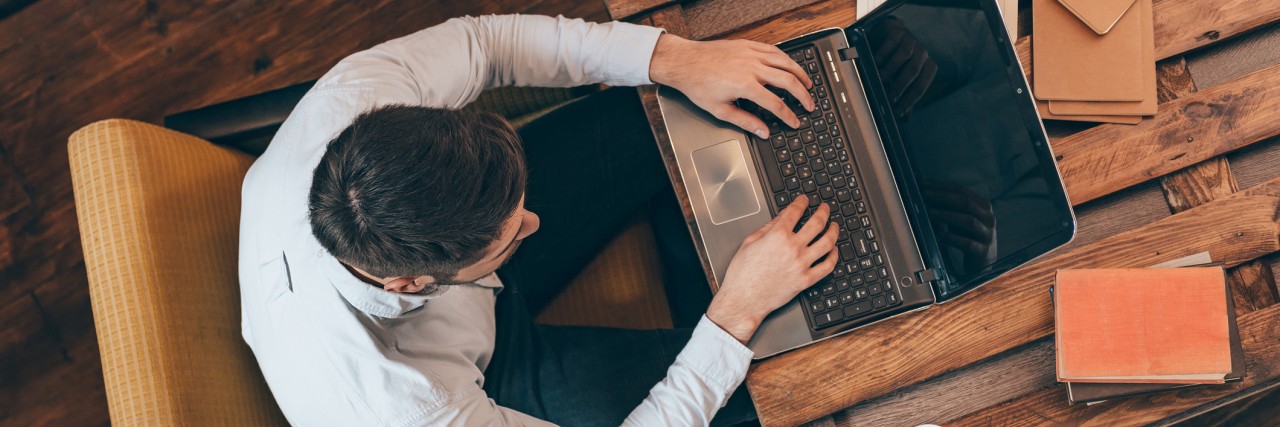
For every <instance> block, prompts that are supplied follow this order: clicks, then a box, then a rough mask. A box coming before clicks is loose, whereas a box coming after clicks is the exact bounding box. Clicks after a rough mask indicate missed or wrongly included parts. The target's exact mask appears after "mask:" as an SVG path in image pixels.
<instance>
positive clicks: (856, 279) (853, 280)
mask: <svg viewBox="0 0 1280 427" xmlns="http://www.w3.org/2000/svg"><path fill="white" fill-rule="evenodd" d="M849 266H853V264H849ZM851 274H852V273H851ZM862 283H863V282H862V275H861V274H859V275H853V276H849V286H852V287H855V288H857V287H859V286H862Z"/></svg>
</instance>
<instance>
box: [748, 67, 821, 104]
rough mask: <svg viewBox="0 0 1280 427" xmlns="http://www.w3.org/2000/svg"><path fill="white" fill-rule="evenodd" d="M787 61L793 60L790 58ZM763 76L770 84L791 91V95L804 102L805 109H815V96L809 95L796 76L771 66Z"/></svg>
mask: <svg viewBox="0 0 1280 427" xmlns="http://www.w3.org/2000/svg"><path fill="white" fill-rule="evenodd" d="M787 61H791V60H790V59H788V60H787ZM761 78H762V79H763V80H764V82H765V83H768V84H769V85H770V86H773V87H776V88H779V89H782V90H785V91H787V92H789V93H791V96H794V97H796V99H798V100H800V103H801V104H804V108H805V109H808V110H809V111H813V96H810V95H809V90H808V89H805V86H804V84H803V83H801V82H800V80H796V76H794V75H792V74H790V73H787V72H784V71H779V70H776V69H772V68H770V69H768V70H765V72H764V75H763V76H761Z"/></svg>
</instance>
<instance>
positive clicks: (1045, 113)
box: [1027, 70, 1142, 125]
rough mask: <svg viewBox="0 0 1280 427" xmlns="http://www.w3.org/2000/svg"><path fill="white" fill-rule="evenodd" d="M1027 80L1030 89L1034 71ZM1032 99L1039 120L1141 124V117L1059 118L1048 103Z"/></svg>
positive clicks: (1076, 116) (1085, 116)
mask: <svg viewBox="0 0 1280 427" xmlns="http://www.w3.org/2000/svg"><path fill="white" fill-rule="evenodd" d="M1027 80H1028V83H1029V84H1031V85H1032V87H1034V86H1035V84H1036V80H1035V70H1032V72H1031V75H1028V76H1027ZM1031 94H1032V95H1035V94H1036V93H1035V91H1031ZM1032 97H1033V98H1036V100H1035V101H1036V110H1037V111H1038V112H1039V113H1040V118H1041V119H1044V120H1069V121H1073V122H1100V123H1119V124H1125V125H1136V124H1138V123H1140V122H1142V116H1090V115H1073V116H1060V115H1057V114H1053V112H1052V111H1049V101H1044V100H1041V99H1039V98H1037V97H1035V96H1032Z"/></svg>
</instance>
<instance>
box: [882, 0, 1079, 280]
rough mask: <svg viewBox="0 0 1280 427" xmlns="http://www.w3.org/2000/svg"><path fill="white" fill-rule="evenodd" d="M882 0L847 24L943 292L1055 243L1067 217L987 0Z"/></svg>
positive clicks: (1062, 237) (1067, 231) (1066, 228)
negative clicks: (924, 227) (862, 55)
mask: <svg viewBox="0 0 1280 427" xmlns="http://www.w3.org/2000/svg"><path fill="white" fill-rule="evenodd" d="M891 3H892V4H886V5H885V6H886V7H887V8H886V9H885V10H881V11H878V12H876V13H873V14H872V15H871V16H869V17H867V19H865V20H863V21H861V22H859V23H858V24H857V26H858V27H860V28H861V29H863V31H862V35H863V37H865V44H864V49H865V50H866V51H868V53H870V58H869V59H870V61H869V62H868V61H865V60H864V62H863V64H862V66H861V67H860V68H864V69H865V68H866V67H867V66H868V64H872V63H873V64H874V68H875V69H874V70H873V71H872V72H871V73H870V74H872V78H873V79H874V80H872V81H876V80H878V81H879V83H880V85H879V87H878V88H876V89H879V90H874V89H873V90H872V92H875V94H873V95H872V96H873V97H875V98H879V100H880V101H881V102H880V105H888V108H887V109H883V108H882V109H881V111H880V112H879V114H877V116H878V117H877V118H878V119H879V120H881V121H886V116H889V117H892V120H891V121H887V123H883V124H882V126H881V129H882V131H885V132H891V133H896V135H897V138H889V139H892V140H896V143H897V145H899V146H900V147H898V148H897V153H896V154H897V156H898V157H899V161H898V162H895V163H898V164H900V165H901V164H902V163H903V162H902V161H903V160H905V163H906V165H905V167H906V168H909V169H910V171H911V172H910V173H909V174H908V175H909V177H910V178H913V180H908V181H909V182H908V183H909V184H911V185H909V187H910V188H912V189H913V190H917V191H913V192H912V193H913V194H911V195H905V196H907V199H908V200H909V201H910V200H915V203H914V204H915V206H913V207H912V208H913V209H909V210H915V211H916V215H913V216H916V217H917V218H920V217H924V218H926V219H927V221H928V223H929V224H930V227H929V228H930V229H931V231H932V233H931V235H930V233H924V234H923V235H922V237H925V238H924V239H922V242H925V243H928V242H930V241H931V242H932V243H933V244H932V245H928V246H930V247H929V248H926V251H931V252H932V253H931V254H927V255H926V257H927V258H929V257H930V255H931V257H932V258H934V261H937V260H938V259H940V260H941V263H942V267H943V268H941V269H940V270H941V271H940V272H939V273H940V274H941V276H942V279H943V280H942V281H941V282H940V283H942V286H941V287H938V288H937V289H936V290H937V291H938V292H939V295H938V298H939V299H940V300H941V299H947V298H950V297H953V296H955V295H957V294H959V293H961V292H964V291H965V290H967V289H969V288H971V287H973V286H975V285H977V284H980V283H982V282H985V281H986V280H988V279H990V278H992V277H994V276H995V275H997V274H999V273H1002V272H1004V271H1007V270H1009V269H1011V268H1012V267H1013V266H1016V265H1017V264H1019V263H1022V262H1025V261H1026V260H1028V259H1031V258H1033V257H1035V256H1038V255H1040V254H1042V253H1044V252H1046V251H1048V250H1049V249H1051V248H1053V247H1056V246H1058V245H1060V244H1062V243H1065V242H1066V241H1067V240H1069V239H1070V236H1071V234H1072V232H1073V229H1074V224H1073V221H1072V219H1071V213H1070V207H1069V206H1068V203H1067V202H1066V197H1065V195H1064V194H1063V190H1062V185H1061V183H1060V178H1058V175H1057V172H1056V170H1055V168H1054V166H1053V163H1052V161H1053V160H1052V155H1051V154H1050V153H1049V151H1048V148H1047V147H1046V146H1045V142H1044V133H1043V131H1042V130H1041V128H1040V124H1039V122H1038V120H1037V118H1036V116H1035V114H1034V113H1033V112H1032V111H1033V109H1034V104H1033V103H1032V101H1031V100H1030V98H1029V97H1028V96H1027V95H1026V94H1025V93H1024V92H1025V91H1026V89H1025V81H1024V80H1023V79H1022V77H1021V75H1020V73H1021V70H1020V67H1018V66H1017V65H1016V64H1017V62H1016V61H1014V60H1013V59H1012V58H1013V50H1012V49H1011V48H1010V47H1009V46H1008V42H1007V41H1005V40H1004V38H1003V37H1004V35H1005V31H1004V29H1003V23H1002V22H992V20H991V19H989V17H995V18H996V19H998V17H999V15H998V14H997V13H998V12H996V10H995V5H994V3H993V2H990V1H989V0H969V1H955V0H951V1H945V2H944V1H928V0H916V1H902V2H891ZM984 7H985V8H987V9H986V10H984ZM864 77H865V76H864ZM864 81H866V80H864ZM873 104H875V102H873ZM887 142H888V141H887ZM891 151H892V150H891ZM904 187H907V186H904ZM917 234H918V235H919V234H920V233H919V230H918V233H917ZM922 246H923V245H922Z"/></svg>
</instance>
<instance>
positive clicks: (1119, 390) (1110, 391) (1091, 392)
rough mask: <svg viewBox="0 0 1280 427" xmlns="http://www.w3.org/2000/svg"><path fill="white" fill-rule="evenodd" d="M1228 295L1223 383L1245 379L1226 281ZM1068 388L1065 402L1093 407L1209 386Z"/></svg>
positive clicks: (1097, 385) (1073, 385) (1088, 385)
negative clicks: (1227, 356)
mask: <svg viewBox="0 0 1280 427" xmlns="http://www.w3.org/2000/svg"><path fill="white" fill-rule="evenodd" d="M1223 288H1225V289H1226V292H1227V321H1228V323H1227V327H1228V331H1229V334H1230V337H1231V373H1230V374H1229V375H1227V378H1226V382H1228V383H1231V382H1236V381H1240V380H1242V379H1244V349H1243V348H1242V347H1241V346H1240V330H1239V328H1237V326H1236V314H1235V313H1236V308H1235V303H1234V302H1233V300H1232V299H1231V287H1230V286H1228V285H1227V284H1226V283H1225V281H1224V282H1223ZM1066 385H1067V401H1068V402H1070V403H1071V404H1073V405H1074V404H1079V403H1085V404H1093V403H1099V402H1103V401H1107V400H1111V399H1118V398H1122V397H1133V396H1142V395H1147V394H1155V393H1162V392H1166V391H1174V390H1185V389H1190V388H1199V387H1206V386H1209V385H1210V384H1103V383H1072V382H1068V383H1066Z"/></svg>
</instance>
